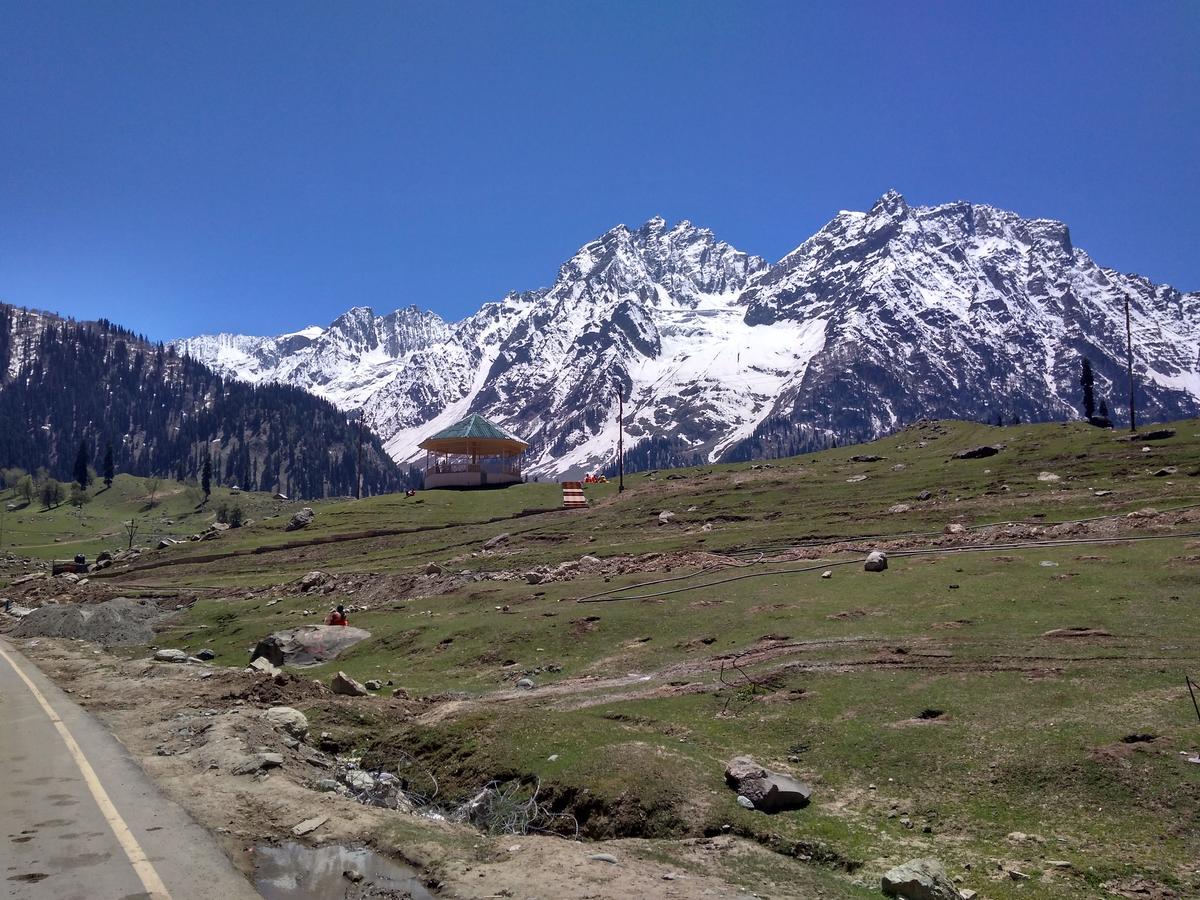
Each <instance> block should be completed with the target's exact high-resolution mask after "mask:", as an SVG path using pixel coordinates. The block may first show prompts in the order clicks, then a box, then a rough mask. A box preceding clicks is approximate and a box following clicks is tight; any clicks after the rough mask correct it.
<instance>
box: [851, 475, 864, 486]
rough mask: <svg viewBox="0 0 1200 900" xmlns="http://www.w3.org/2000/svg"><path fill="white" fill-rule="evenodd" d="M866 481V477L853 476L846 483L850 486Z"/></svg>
mask: <svg viewBox="0 0 1200 900" xmlns="http://www.w3.org/2000/svg"><path fill="white" fill-rule="evenodd" d="M866 480H867V476H866V475H851V476H850V477H849V478H847V479H846V482H847V483H848V484H858V483H859V482H860V481H866Z"/></svg>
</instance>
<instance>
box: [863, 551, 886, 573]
mask: <svg viewBox="0 0 1200 900" xmlns="http://www.w3.org/2000/svg"><path fill="white" fill-rule="evenodd" d="M886 568H887V554H886V553H884V552H883V551H882V550H872V551H871V552H870V554H868V555H867V561H866V562H864V563H863V571H864V572H882V571H883V570H884V569H886Z"/></svg>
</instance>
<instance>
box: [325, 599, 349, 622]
mask: <svg viewBox="0 0 1200 900" xmlns="http://www.w3.org/2000/svg"><path fill="white" fill-rule="evenodd" d="M325 624H326V625H348V624H350V623H349V622H347V621H346V610H345V609H344V608H343V607H342V604H340V603H339V604H338V608H337V609H335V610H334V611H333V612H331V613H330V614H329V615H328V616H326V617H325Z"/></svg>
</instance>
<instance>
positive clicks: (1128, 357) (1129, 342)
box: [1125, 294, 1137, 432]
mask: <svg viewBox="0 0 1200 900" xmlns="http://www.w3.org/2000/svg"><path fill="white" fill-rule="evenodd" d="M1125 361H1126V368H1127V370H1128V373H1129V430H1130V432H1136V431H1137V416H1136V413H1135V411H1134V406H1133V329H1132V328H1131V327H1130V325H1129V294H1126V295H1125Z"/></svg>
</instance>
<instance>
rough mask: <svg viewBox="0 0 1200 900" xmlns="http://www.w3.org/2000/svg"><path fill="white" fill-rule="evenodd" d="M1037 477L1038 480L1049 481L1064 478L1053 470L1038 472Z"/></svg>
mask: <svg viewBox="0 0 1200 900" xmlns="http://www.w3.org/2000/svg"><path fill="white" fill-rule="evenodd" d="M1037 479H1038V481H1048V482H1054V481H1061V480H1062V479H1061V478H1059V477H1058V476H1057V475H1055V474H1054V473H1053V472H1038V477H1037Z"/></svg>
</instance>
